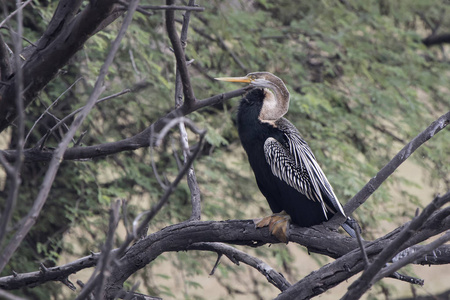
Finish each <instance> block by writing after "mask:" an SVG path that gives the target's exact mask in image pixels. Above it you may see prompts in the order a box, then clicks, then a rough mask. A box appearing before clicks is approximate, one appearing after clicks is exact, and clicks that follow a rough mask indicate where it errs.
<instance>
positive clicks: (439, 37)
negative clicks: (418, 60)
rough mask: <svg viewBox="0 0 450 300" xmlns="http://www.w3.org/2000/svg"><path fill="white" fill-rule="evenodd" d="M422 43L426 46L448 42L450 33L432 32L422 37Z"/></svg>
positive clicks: (449, 41)
mask: <svg viewBox="0 0 450 300" xmlns="http://www.w3.org/2000/svg"><path fill="white" fill-rule="evenodd" d="M422 43H423V44H424V45H425V46H427V47H431V46H434V45H442V44H448V43H450V33H442V34H432V35H430V36H427V37H426V38H424V39H423V40H422Z"/></svg>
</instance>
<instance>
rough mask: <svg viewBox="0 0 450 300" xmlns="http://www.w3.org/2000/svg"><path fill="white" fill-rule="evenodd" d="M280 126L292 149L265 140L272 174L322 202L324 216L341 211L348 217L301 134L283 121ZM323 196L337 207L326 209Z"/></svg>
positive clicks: (280, 121)
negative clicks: (329, 212)
mask: <svg viewBox="0 0 450 300" xmlns="http://www.w3.org/2000/svg"><path fill="white" fill-rule="evenodd" d="M277 123H278V124H277V125H278V126H279V127H280V129H281V130H283V131H284V132H285V134H286V136H287V137H288V140H289V145H288V146H289V148H288V149H287V148H286V147H284V146H283V145H282V144H281V143H280V142H278V141H277V140H276V139H274V138H268V139H267V140H266V142H265V144H264V152H265V154H266V161H267V162H268V163H269V165H270V166H271V169H272V172H273V173H274V174H275V176H277V177H278V178H280V179H281V180H283V181H285V182H286V183H287V184H289V185H290V186H292V187H293V188H295V189H296V190H298V191H299V192H300V193H302V194H304V195H305V196H306V197H307V198H308V199H310V200H313V201H319V202H320V204H321V205H322V210H323V212H324V214H325V216H326V215H327V211H328V210H329V209H331V211H332V212H333V213H335V211H339V212H341V213H342V214H343V215H344V216H345V213H344V210H343V208H342V205H341V204H340V203H339V201H338V199H337V197H336V195H335V194H334V191H333V188H332V187H331V185H330V183H329V182H328V179H327V178H326V176H325V174H324V173H323V171H322V169H321V168H320V166H319V164H318V163H317V161H316V158H315V157H314V154H313V153H312V151H311V149H310V148H309V146H308V144H307V143H306V142H305V141H304V140H303V139H302V137H301V136H300V133H299V132H298V131H297V129H296V128H295V127H294V125H292V124H291V123H290V122H289V121H287V120H286V119H284V118H282V119H280V120H278V121H277ZM322 194H325V195H326V196H328V198H329V199H330V201H331V202H332V204H333V206H334V207H331V208H330V207H329V206H328V205H326V203H325V202H324V200H323V198H322Z"/></svg>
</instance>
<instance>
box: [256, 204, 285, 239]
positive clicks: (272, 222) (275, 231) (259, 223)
mask: <svg viewBox="0 0 450 300" xmlns="http://www.w3.org/2000/svg"><path fill="white" fill-rule="evenodd" d="M254 222H255V225H256V228H263V227H266V226H269V232H270V233H271V234H272V235H274V236H275V237H276V238H277V239H279V240H280V241H282V242H283V243H286V244H287V243H288V241H289V230H288V229H289V225H290V224H291V217H290V216H289V215H288V214H287V213H286V212H285V211H284V210H283V211H282V212H280V213H276V214H273V215H270V216H267V217H264V218H262V219H257V220H254Z"/></svg>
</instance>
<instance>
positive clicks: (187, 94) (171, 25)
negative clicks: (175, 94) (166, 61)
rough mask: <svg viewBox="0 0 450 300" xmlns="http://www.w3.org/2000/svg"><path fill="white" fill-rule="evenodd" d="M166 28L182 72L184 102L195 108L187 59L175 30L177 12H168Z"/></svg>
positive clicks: (171, 0) (171, 3)
mask: <svg viewBox="0 0 450 300" xmlns="http://www.w3.org/2000/svg"><path fill="white" fill-rule="evenodd" d="M166 3H167V5H173V3H174V0H167V1H166ZM166 28H167V34H168V36H169V39H170V42H171V43H172V48H173V50H174V52H175V59H176V61H177V69H178V70H179V71H180V77H181V81H182V83H183V93H184V102H185V105H186V106H193V105H194V104H195V102H196V99H195V95H194V91H193V90H192V86H191V80H190V77H189V72H188V69H187V65H186V57H185V55H184V51H183V46H182V45H181V41H180V38H179V37H178V34H177V31H176V28H175V12H174V11H173V10H166Z"/></svg>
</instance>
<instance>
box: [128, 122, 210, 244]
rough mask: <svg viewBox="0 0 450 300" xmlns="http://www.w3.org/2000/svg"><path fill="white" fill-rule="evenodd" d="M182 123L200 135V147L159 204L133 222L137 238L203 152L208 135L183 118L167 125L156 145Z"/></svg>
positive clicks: (168, 187)
mask: <svg viewBox="0 0 450 300" xmlns="http://www.w3.org/2000/svg"><path fill="white" fill-rule="evenodd" d="M180 121H182V122H186V124H188V126H189V128H191V130H193V131H194V132H196V133H198V134H199V136H200V140H199V142H198V145H197V147H196V149H195V151H194V152H193V153H192V155H191V156H189V159H188V161H187V162H186V163H185V164H184V166H183V168H182V169H181V170H180V171H179V172H178V175H177V177H176V178H175V180H174V181H172V182H171V183H170V185H169V186H167V188H166V189H165V191H164V194H163V196H162V197H161V198H160V200H159V201H158V203H156V204H155V205H153V206H152V208H151V209H150V210H148V211H145V212H143V213H140V214H139V215H138V216H137V217H136V218H135V219H134V221H133V235H134V237H136V236H137V233H139V232H141V229H142V228H144V227H145V226H146V224H148V222H150V221H151V220H152V219H153V217H154V216H155V215H156V214H157V213H158V212H159V210H160V209H161V208H162V207H163V206H164V205H165V204H166V203H167V201H168V200H169V196H170V195H171V194H172V192H173V190H174V189H175V188H176V186H177V185H178V183H179V182H180V180H181V179H182V178H183V176H184V175H185V174H186V173H187V172H188V170H189V168H190V167H191V165H192V163H193V162H194V160H195V158H196V157H197V155H198V154H199V153H200V150H201V148H202V146H203V140H204V137H205V135H206V131H205V130H199V129H197V128H196V127H195V126H194V125H193V123H192V121H190V120H188V119H186V118H183V117H182V118H178V119H174V120H172V121H171V122H169V123H168V124H167V126H166V127H164V128H163V130H161V132H160V133H159V135H158V140H157V141H156V144H158V143H160V142H161V141H162V139H163V138H164V136H166V134H167V132H168V131H169V130H170V128H172V127H173V126H175V125H176V124H177V123H178V122H180ZM144 216H145V219H144V221H142V222H141V224H140V225H139V221H140V219H141V218H142V217H144ZM130 242H131V240H130ZM124 244H125V243H124ZM121 248H122V247H121Z"/></svg>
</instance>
